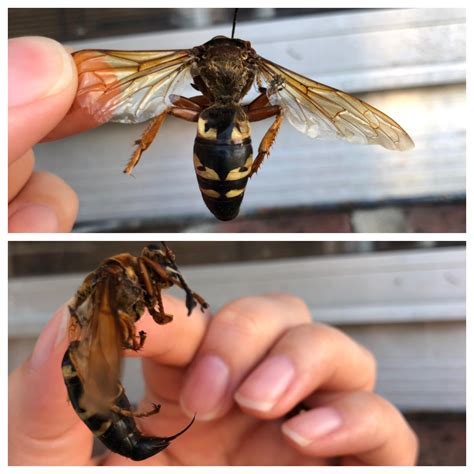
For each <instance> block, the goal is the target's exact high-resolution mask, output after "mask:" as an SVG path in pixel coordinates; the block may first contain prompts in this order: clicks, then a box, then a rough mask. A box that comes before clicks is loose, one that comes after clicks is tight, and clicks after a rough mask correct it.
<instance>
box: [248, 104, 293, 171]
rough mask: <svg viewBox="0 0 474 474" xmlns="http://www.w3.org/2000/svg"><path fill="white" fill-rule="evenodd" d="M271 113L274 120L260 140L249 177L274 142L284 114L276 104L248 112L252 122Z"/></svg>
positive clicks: (269, 115) (258, 166)
mask: <svg viewBox="0 0 474 474" xmlns="http://www.w3.org/2000/svg"><path fill="white" fill-rule="evenodd" d="M273 115H276V117H275V120H274V121H273V123H272V125H271V126H270V128H269V129H268V130H267V133H265V135H264V137H263V138H262V141H261V142H260V146H259V147H258V155H257V158H255V161H254V162H253V164H252V169H251V171H250V174H249V178H251V177H252V176H253V175H254V174H255V173H256V172H257V171H258V169H259V168H260V166H261V165H262V162H263V160H264V159H265V158H266V156H267V155H268V154H269V153H270V148H271V146H272V145H273V143H274V142H275V139H276V136H277V134H278V131H279V130H280V127H281V124H282V122H283V118H284V116H283V113H282V111H281V108H280V107H279V106H277V105H272V106H268V107H262V108H258V109H253V110H251V111H249V113H248V117H249V120H250V121H252V122H255V121H258V120H263V119H264V118H268V117H271V116H273Z"/></svg>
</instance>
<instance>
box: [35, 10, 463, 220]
mask: <svg viewBox="0 0 474 474" xmlns="http://www.w3.org/2000/svg"><path fill="white" fill-rule="evenodd" d="M464 16H465V12H464V10H462V9H461V10H457V9H454V10H453V9H447V10H443V9H433V10H432V9H429V10H416V9H415V10H401V11H399V10H396V11H395V10H387V11H375V12H362V13H344V14H340V15H337V14H336V15H334V14H333V15H328V16H323V17H321V16H315V17H307V18H298V19H290V20H280V21H274V22H266V23H265V22H262V23H261V24H259V23H253V22H252V23H249V24H242V25H240V26H239V35H241V36H242V37H245V38H248V39H250V40H252V41H253V42H254V43H255V44H254V46H255V47H256V48H257V49H258V51H259V52H261V54H262V55H264V56H266V57H268V58H271V59H273V60H275V61H277V62H280V63H281V64H284V65H286V66H288V67H290V68H293V69H295V70H297V71H300V72H301V73H304V74H307V75H309V76H310V77H314V78H315V79H317V80H318V81H320V82H323V83H329V84H331V85H332V86H334V87H338V88H342V89H345V90H348V91H371V92H370V93H367V94H359V96H360V97H361V98H363V99H364V100H367V101H369V102H370V103H372V104H374V105H375V106H376V107H378V108H380V109H381V110H383V111H385V112H386V113H388V114H389V115H390V116H392V117H393V118H395V119H396V120H397V121H399V122H400V123H401V124H402V125H403V126H404V128H406V129H407V130H408V131H409V133H410V134H411V135H412V137H413V139H414V141H415V143H416V148H415V149H414V150H413V151H410V152H407V153H397V152H389V151H387V150H384V149H381V148H379V147H364V146H355V145H350V144H347V143H344V142H340V143H339V142H332V141H324V142H323V141H321V142H319V141H315V140H312V139H310V138H308V137H306V136H304V135H302V134H301V133H298V132H297V131H295V130H294V129H293V127H291V126H290V125H288V124H284V126H283V128H282V130H281V132H280V135H279V137H278V140H277V141H276V144H275V146H274V147H273V149H272V155H271V158H270V159H268V160H267V161H266V163H265V164H264V166H263V168H262V170H261V172H260V173H259V174H258V176H257V177H256V178H254V179H253V180H252V181H251V182H250V184H249V186H248V188H247V192H246V197H245V200H244V204H243V207H242V214H245V213H247V214H250V213H254V212H255V211H258V210H263V209H266V208H275V207H278V208H291V207H295V206H302V205H303V206H315V205H319V206H328V205H329V206H331V205H340V204H347V203H352V204H354V203H374V202H380V201H390V200H398V199H427V198H430V199H432V198H443V199H444V198H446V197H449V196H455V197H459V196H462V195H463V194H464V193H465V177H466V176H465V122H464V111H465V86H464V81H465V31H464V28H465V26H464V23H465V18H464ZM221 33H222V31H221V28H220V27H219V28H209V29H205V30H198V31H192V32H190V31H186V32H168V33H161V34H151V35H140V36H137V37H127V38H116V39H100V40H95V41H88V42H80V43H76V44H75V45H74V46H75V48H77V49H79V48H84V47H94V46H95V47H98V46H99V45H100V46H101V47H102V48H113V47H117V48H120V47H121V48H128V49H137V48H138V49H140V48H141V49H143V48H145V49H149V48H150V47H152V48H169V46H170V45H174V46H176V47H189V46H190V44H199V43H200V42H204V41H205V40H207V39H209V38H210V37H212V36H213V35H215V34H221ZM387 51H390V54H387ZM435 84H438V86H437V87H423V88H415V89H413V87H418V86H428V85H429V86H433V85H435ZM408 87H412V89H407V88H408ZM402 88H403V89H402ZM381 89H384V91H381ZM388 89H391V90H390V91H388ZM376 91H378V92H376ZM268 126H269V124H268V123H267V122H264V123H255V124H253V140H254V146H255V147H256V146H258V143H259V140H260V138H261V137H262V136H263V134H264V133H265V131H266V128H267V127H268ZM143 127H144V126H142V125H138V126H124V125H119V124H109V125H105V126H103V127H100V128H99V129H97V130H93V131H90V132H87V133H85V134H81V135H78V136H75V137H69V138H67V139H65V140H62V141H59V142H54V143H45V144H41V145H39V146H37V147H36V154H37V158H38V167H39V168H41V169H44V170H47V171H52V172H55V173H57V174H59V175H60V176H61V177H63V178H64V179H65V180H66V181H68V182H69V183H70V184H71V185H72V186H73V187H74V188H75V189H76V191H77V192H78V194H79V197H80V201H81V207H80V213H79V223H85V222H95V223H100V222H103V221H104V220H107V219H116V220H118V221H124V220H127V219H133V220H136V219H166V218H184V217H186V216H194V217H196V216H201V217H203V218H210V215H209V213H208V211H207V209H206V208H205V206H204V205H203V203H202V201H201V197H200V193H199V190H198V187H197V184H196V178H195V175H194V170H193V166H192V163H191V161H192V144H193V140H194V136H195V133H196V128H195V126H194V125H193V124H189V123H185V122H182V121H179V120H177V119H173V118H171V119H170V120H169V121H167V122H166V123H165V125H164V127H163V130H162V131H161V132H160V135H159V137H158V138H157V140H156V141H155V143H154V144H153V145H152V146H151V148H150V150H149V151H147V153H146V155H145V157H144V159H143V161H142V162H141V163H140V166H139V167H138V168H137V169H136V171H135V172H134V175H135V177H136V179H133V178H130V177H129V176H124V175H123V174H122V173H121V170H122V167H123V166H124V164H125V163H126V161H127V160H128V158H129V155H130V154H131V152H132V149H133V148H132V144H133V142H134V141H135V140H136V139H137V137H139V136H140V134H141V131H142V129H143ZM99 202H100V205H98V203H99Z"/></svg>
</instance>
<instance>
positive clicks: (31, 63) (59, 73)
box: [8, 36, 76, 107]
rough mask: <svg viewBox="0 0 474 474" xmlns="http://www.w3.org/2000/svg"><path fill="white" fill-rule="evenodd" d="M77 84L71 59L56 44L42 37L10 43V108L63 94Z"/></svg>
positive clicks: (64, 50) (23, 38)
mask: <svg viewBox="0 0 474 474" xmlns="http://www.w3.org/2000/svg"><path fill="white" fill-rule="evenodd" d="M75 83H76V68H75V65H74V61H73V60H72V57H71V55H70V54H69V53H68V52H67V51H66V49H65V48H64V47H63V46H62V45H61V44H60V43H58V42H57V41H55V40H53V39H51V38H45V37H41V36H24V37H20V38H13V39H11V40H10V41H9V43H8V106H9V107H19V106H24V105H27V104H29V103H31V102H34V101H36V100H39V99H43V98H45V97H48V96H52V95H55V94H58V93H59V92H62V91H63V90H65V89H66V88H69V87H71V86H73V85H75Z"/></svg>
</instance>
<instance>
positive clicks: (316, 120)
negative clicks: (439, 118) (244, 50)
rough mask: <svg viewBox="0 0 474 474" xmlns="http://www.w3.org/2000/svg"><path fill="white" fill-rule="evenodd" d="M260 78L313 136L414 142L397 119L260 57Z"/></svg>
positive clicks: (400, 145) (398, 145) (397, 146)
mask: <svg viewBox="0 0 474 474" xmlns="http://www.w3.org/2000/svg"><path fill="white" fill-rule="evenodd" d="M259 79H260V80H261V81H262V82H265V83H266V84H267V95H268V97H269V101H270V103H271V104H273V105H280V106H281V107H282V109H283V113H284V115H285V116H286V117H287V118H288V120H289V122H290V123H291V124H292V125H293V126H294V127H295V128H296V129H298V130H299V131H300V132H303V133H305V134H306V135H309V136H310V137H312V138H318V137H320V138H342V139H344V140H347V141H349V142H352V143H361V144H378V145H382V146H383V147H385V148H388V149H390V150H400V151H402V150H409V149H410V148H412V147H413V146H414V144H413V141H412V139H411V138H410V137H409V135H408V134H407V133H406V132H405V131H404V130H403V129H402V128H401V127H400V125H398V124H397V123H396V122H395V121H394V120H392V119H391V118H390V117H388V116H387V115H385V114H384V113H383V112H380V110H377V109H376V108H374V107H372V106H371V105H369V104H367V103H365V102H363V101H361V100H359V99H357V98H356V97H353V96H351V95H349V94H346V93H345V92H341V91H339V90H336V89H333V88H332V87H329V86H326V85H324V84H320V83H318V82H315V81H312V80H311V79H308V78H306V77H304V76H301V75H300V74H297V73H295V72H293V71H290V70H289V69H286V68H284V67H282V66H279V65H278V64H275V63H272V62H271V61H268V60H267V59H264V58H260V60H259Z"/></svg>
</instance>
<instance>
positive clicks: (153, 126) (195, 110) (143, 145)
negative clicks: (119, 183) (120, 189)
mask: <svg viewBox="0 0 474 474" xmlns="http://www.w3.org/2000/svg"><path fill="white" fill-rule="evenodd" d="M176 97H178V98H179V99H186V98H185V97H181V96H176ZM186 100H187V102H185V103H184V104H183V106H177V107H170V108H168V109H166V110H165V111H164V112H162V113H161V114H160V115H158V117H156V118H154V119H153V120H152V121H151V122H150V125H149V126H148V128H147V129H146V130H145V132H144V133H143V135H142V136H141V138H140V139H139V140H137V141H136V142H135V145H137V148H136V149H135V151H134V152H133V155H132V157H131V158H130V160H129V162H128V163H127V166H126V167H125V169H124V170H123V172H124V173H126V174H130V173H131V172H132V170H133V168H135V166H137V164H138V162H139V161H140V158H141V156H142V153H143V152H144V151H145V150H147V149H148V148H149V147H150V145H151V144H152V142H153V140H154V139H155V137H156V135H157V133H158V132H159V131H160V128H161V126H162V125H163V122H164V121H165V119H166V117H167V116H168V114H170V115H174V116H175V117H178V118H181V119H183V120H186V121H188V122H197V121H198V118H199V113H200V111H201V107H200V106H199V105H197V104H195V103H194V102H192V101H190V100H189V99H186ZM179 103H182V102H180V101H179V100H178V104H179ZM190 104H192V105H191V106H190Z"/></svg>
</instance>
